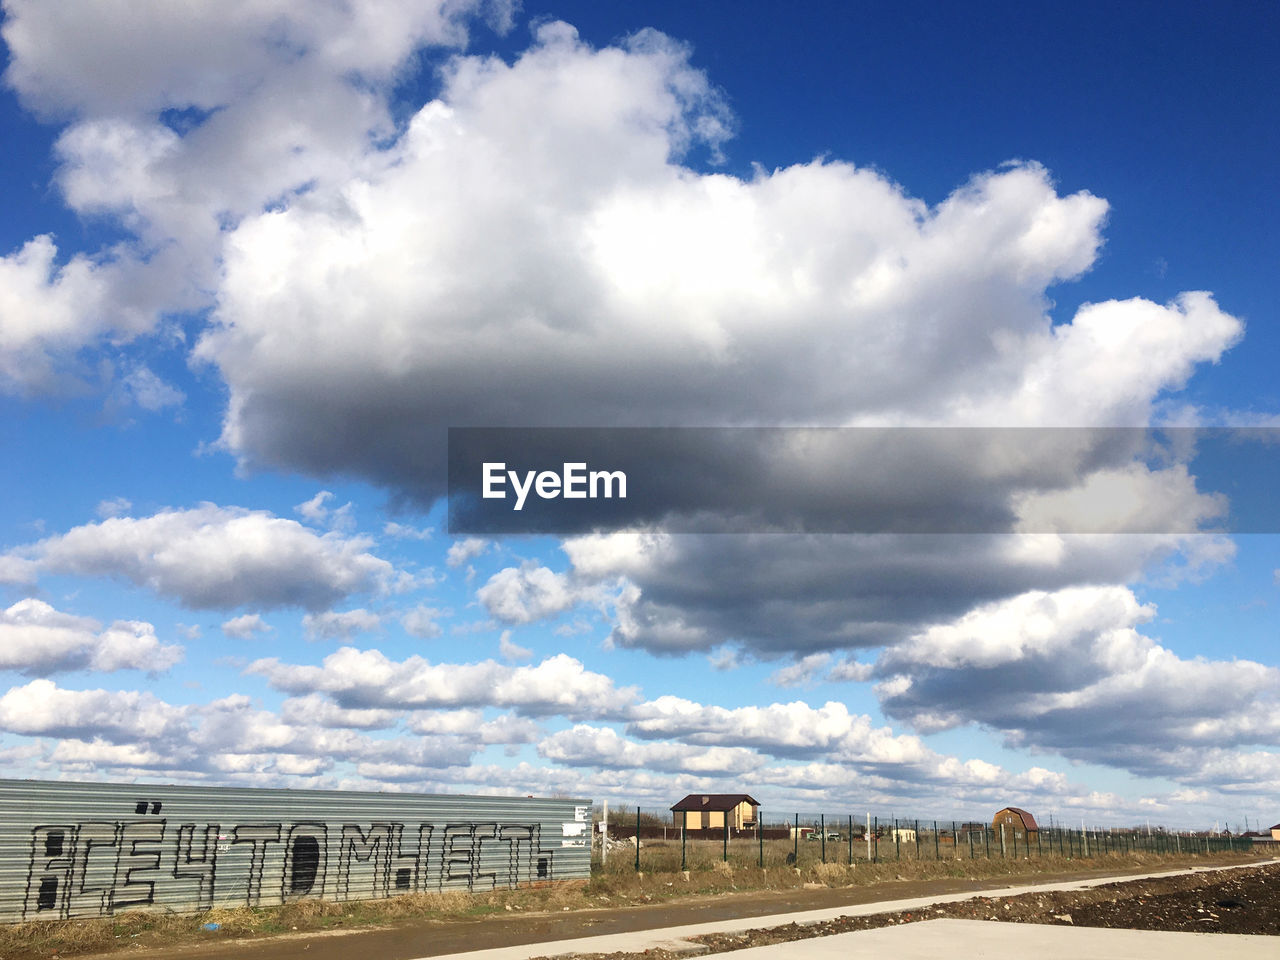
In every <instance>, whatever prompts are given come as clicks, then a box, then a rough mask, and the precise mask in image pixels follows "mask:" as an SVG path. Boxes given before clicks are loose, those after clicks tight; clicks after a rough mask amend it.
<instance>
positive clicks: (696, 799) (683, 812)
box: [671, 793, 760, 830]
mask: <svg viewBox="0 0 1280 960" xmlns="http://www.w3.org/2000/svg"><path fill="white" fill-rule="evenodd" d="M759 807H760V801H758V800H755V799H753V798H752V797H751V796H749V795H748V794H745V793H691V794H689V795H688V796H687V797H685V798H684V799H683V800H681V801H680V802H679V803H677V804H675V805H674V806H672V808H671V813H672V815H673V817H674V819H675V822H676V824H677V825H679V824H683V825H684V826H685V827H686V828H687V829H689V830H723V829H724V826H725V821H726V819H727V820H728V824H729V826H730V827H731V828H732V829H734V830H750V829H752V828H753V827H755V825H756V811H757V810H758V809H759ZM682 817H683V819H682Z"/></svg>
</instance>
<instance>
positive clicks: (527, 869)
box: [498, 823, 542, 887]
mask: <svg viewBox="0 0 1280 960" xmlns="http://www.w3.org/2000/svg"><path fill="white" fill-rule="evenodd" d="M541 831H542V827H541V826H540V825H539V824H536V823H532V824H516V823H508V824H505V825H504V826H503V827H502V829H501V830H500V831H499V832H498V836H499V837H500V839H502V840H505V841H506V842H507V844H508V846H509V856H508V859H507V886H508V887H518V886H519V885H520V878H521V877H522V876H524V877H531V876H532V874H533V858H534V851H535V849H536V848H537V846H538V840H539V836H540V834H541Z"/></svg>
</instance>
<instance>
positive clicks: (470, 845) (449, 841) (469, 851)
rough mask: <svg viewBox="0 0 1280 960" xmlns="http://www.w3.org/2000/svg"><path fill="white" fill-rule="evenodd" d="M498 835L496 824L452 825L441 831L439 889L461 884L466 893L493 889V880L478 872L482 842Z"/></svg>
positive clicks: (491, 877) (492, 876)
mask: <svg viewBox="0 0 1280 960" xmlns="http://www.w3.org/2000/svg"><path fill="white" fill-rule="evenodd" d="M497 836H498V825H497V824H496V823H451V824H447V825H446V826H445V828H444V838H445V839H444V869H443V871H442V872H443V878H442V886H443V885H446V884H453V883H456V882H457V881H459V880H461V881H463V882H464V883H465V884H466V886H467V889H468V890H475V889H477V888H479V889H481V890H492V889H493V888H494V886H495V883H496V879H497V878H496V877H495V876H494V874H492V873H481V872H480V865H481V862H482V857H481V848H482V846H483V843H484V841H485V840H493V839H495V838H496V837H497Z"/></svg>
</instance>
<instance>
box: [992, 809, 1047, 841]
mask: <svg viewBox="0 0 1280 960" xmlns="http://www.w3.org/2000/svg"><path fill="white" fill-rule="evenodd" d="M1001 824H1004V828H1005V830H1007V831H1010V833H1009V835H1010V836H1011V837H1012V838H1013V839H1015V840H1026V841H1027V842H1028V843H1033V842H1035V840H1036V838H1037V836H1038V834H1039V833H1040V828H1039V827H1038V826H1036V818H1035V817H1033V816H1032V815H1031V814H1029V813H1027V811H1025V810H1023V809H1022V808H1021V807H1005V808H1004V809H1003V810H1001V811H1000V812H999V813H997V814H996V815H995V817H993V818H992V820H991V830H992V832H993V833H996V834H999V833H1000V825H1001Z"/></svg>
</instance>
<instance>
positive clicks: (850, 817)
mask: <svg viewBox="0 0 1280 960" xmlns="http://www.w3.org/2000/svg"><path fill="white" fill-rule="evenodd" d="M849 866H851V867H852V866H853V814H852V813H851V814H849Z"/></svg>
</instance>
